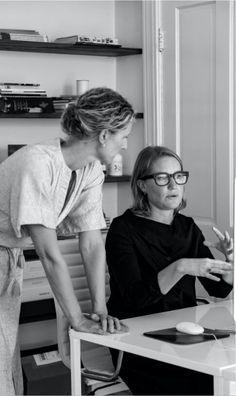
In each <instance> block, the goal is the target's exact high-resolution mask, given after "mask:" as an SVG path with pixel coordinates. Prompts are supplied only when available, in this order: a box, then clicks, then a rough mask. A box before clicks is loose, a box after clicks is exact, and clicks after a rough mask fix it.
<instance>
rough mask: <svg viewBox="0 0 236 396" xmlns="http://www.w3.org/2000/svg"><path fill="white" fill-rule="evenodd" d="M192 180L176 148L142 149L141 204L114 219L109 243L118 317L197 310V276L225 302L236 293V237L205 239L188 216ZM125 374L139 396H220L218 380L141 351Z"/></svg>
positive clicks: (136, 178)
mask: <svg viewBox="0 0 236 396" xmlns="http://www.w3.org/2000/svg"><path fill="white" fill-rule="evenodd" d="M188 176H189V173H188V172H187V171H184V170H183V164H182V161H181V159H180V158H179V156H178V155H177V154H176V153H174V152H173V151H171V150H170V149H168V148H166V147H159V146H154V147H146V148H145V149H143V150H142V151H141V152H140V154H139V156H138V158H137V160H136V163H135V166H134V170H133V175H132V180H131V188H132V193H133V206H132V208H131V209H128V210H126V212H125V213H124V214H123V215H122V216H119V217H117V218H115V219H114V220H113V222H112V224H111V227H110V229H109V232H108V235H107V239H106V252H107V263H108V268H109V272H110V287H111V296H110V299H109V301H108V310H109V313H110V315H114V316H116V317H118V318H120V319H124V318H130V317H134V316H140V315H146V314H152V313H157V312H163V311H169V310H174V309H180V308H186V307H191V306H195V305H197V301H196V291H195V281H196V277H198V279H199V280H200V282H201V284H202V285H203V287H204V288H205V289H206V290H207V292H208V293H209V295H211V296H215V297H222V298H224V297H226V296H227V295H228V294H229V293H230V291H231V290H232V284H233V271H232V263H230V262H229V261H231V260H232V245H233V244H232V239H231V238H230V236H229V234H228V233H227V232H225V233H224V234H221V232H219V231H218V230H217V229H216V230H215V232H216V235H217V236H218V238H219V241H218V242H217V243H216V244H211V243H209V242H204V237H203V234H202V232H201V230H200V229H199V228H198V226H197V225H196V224H195V222H194V220H193V219H192V218H190V217H187V216H184V215H182V214H180V210H181V209H183V208H184V207H185V204H186V202H185V200H184V185H185V184H186V183H187V181H188ZM206 245H208V246H213V247H216V248H217V249H218V250H220V251H221V252H222V253H224V255H225V261H222V260H215V259H214V257H213V256H212V254H211V252H210V250H209V248H208V246H206ZM112 355H113V358H114V359H115V351H112ZM120 375H121V377H122V378H123V379H124V381H125V382H126V383H127V385H128V386H129V388H130V390H131V392H132V393H133V394H134V395H138V394H143V395H147V394H152V395H164V394H165V395H177V394H181V395H182V394H187V395H193V394H197V395H199V394H204V395H208V394H213V380H212V377H211V376H209V375H207V374H201V373H197V372H193V371H191V370H188V369H184V368H180V367H176V366H172V365H169V364H166V363H161V362H157V361H153V360H151V359H147V358H143V357H138V356H135V355H133V354H128V353H125V355H124V359H123V364H122V368H121V374H120Z"/></svg>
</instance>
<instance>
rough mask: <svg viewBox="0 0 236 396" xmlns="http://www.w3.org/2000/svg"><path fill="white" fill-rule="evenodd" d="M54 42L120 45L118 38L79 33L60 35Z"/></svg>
mask: <svg viewBox="0 0 236 396" xmlns="http://www.w3.org/2000/svg"><path fill="white" fill-rule="evenodd" d="M54 43H58V44H90V45H91V44H92V45H108V46H109V45H110V46H116V47H117V46H118V47H121V45H119V44H118V39H115V38H111V37H88V36H78V35H77V34H75V35H73V36H65V37H58V38H56V39H55V40H54Z"/></svg>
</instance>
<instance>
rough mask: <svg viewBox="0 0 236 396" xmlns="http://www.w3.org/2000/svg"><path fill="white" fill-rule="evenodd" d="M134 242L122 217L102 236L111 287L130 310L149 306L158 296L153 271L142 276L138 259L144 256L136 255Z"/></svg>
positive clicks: (138, 309) (133, 310)
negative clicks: (104, 238) (104, 239)
mask: <svg viewBox="0 0 236 396" xmlns="http://www.w3.org/2000/svg"><path fill="white" fill-rule="evenodd" d="M136 244H137V241H136V240H135V238H134V237H133V234H131V230H130V229H129V225H128V224H127V223H126V222H125V221H124V220H123V219H122V218H117V219H115V220H113V222H112V224H111V227H110V229H109V231H108V235H107V239H106V254H107V264H108V269H109V273H110V277H111V286H112V285H113V288H114V289H113V288H111V289H112V290H115V291H117V295H120V297H121V299H122V300H123V301H125V304H126V308H127V309H128V310H131V311H132V312H138V311H140V310H142V309H144V308H145V307H149V306H150V305H152V304H155V303H157V302H158V301H159V299H160V298H162V294H161V291H160V288H159V286H158V282H157V275H156V274H155V272H153V273H152V275H153V276H150V277H149V278H148V280H147V277H146V280H144V277H143V276H142V272H141V268H140V260H144V257H140V254H139V249H138V248H137V246H136ZM142 263H143V261H142ZM143 264H144V263H143ZM144 265H145V264H144ZM112 290H111V291H112ZM120 303H122V302H120Z"/></svg>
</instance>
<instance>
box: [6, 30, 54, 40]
mask: <svg viewBox="0 0 236 396" xmlns="http://www.w3.org/2000/svg"><path fill="white" fill-rule="evenodd" d="M0 40H17V41H37V42H48V38H47V36H46V35H42V34H40V33H39V32H37V31H36V30H25V29H1V28H0Z"/></svg>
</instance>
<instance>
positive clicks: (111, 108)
mask: <svg viewBox="0 0 236 396" xmlns="http://www.w3.org/2000/svg"><path fill="white" fill-rule="evenodd" d="M133 119H134V110H133V108H132V106H131V104H130V103H129V102H128V101H127V100H126V99H125V98H123V96H121V95H120V94H119V93H118V92H116V91H114V90H112V89H110V88H93V89H90V90H88V91H87V92H85V93H84V94H83V95H81V96H79V97H78V99H77V100H76V101H75V102H71V103H69V105H68V106H67V108H66V109H65V110H64V113H63V114H62V117H61V126H62V129H63V131H64V132H65V133H66V134H67V135H72V136H75V137H77V138H78V139H81V140H84V139H96V137H97V136H98V135H99V134H100V132H101V131H103V130H104V129H106V130H108V131H109V132H110V133H116V132H119V131H120V130H122V129H124V128H125V127H126V126H127V125H128V124H129V123H130V122H131V121H132V120H133Z"/></svg>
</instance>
